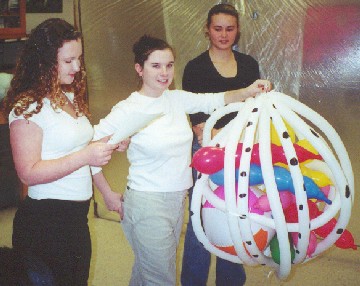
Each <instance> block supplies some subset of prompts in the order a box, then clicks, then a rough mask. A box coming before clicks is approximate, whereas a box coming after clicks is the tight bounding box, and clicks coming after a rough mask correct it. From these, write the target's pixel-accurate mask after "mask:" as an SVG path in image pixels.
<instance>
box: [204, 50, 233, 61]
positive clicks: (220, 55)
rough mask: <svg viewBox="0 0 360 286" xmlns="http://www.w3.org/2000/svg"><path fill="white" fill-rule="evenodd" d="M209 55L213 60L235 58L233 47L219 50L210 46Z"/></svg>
mask: <svg viewBox="0 0 360 286" xmlns="http://www.w3.org/2000/svg"><path fill="white" fill-rule="evenodd" d="M209 55H210V58H211V60H212V61H213V62H228V61H229V60H232V59H233V58H234V54H233V52H232V49H231V48H230V49H227V50H219V49H215V48H213V47H210V49H209Z"/></svg>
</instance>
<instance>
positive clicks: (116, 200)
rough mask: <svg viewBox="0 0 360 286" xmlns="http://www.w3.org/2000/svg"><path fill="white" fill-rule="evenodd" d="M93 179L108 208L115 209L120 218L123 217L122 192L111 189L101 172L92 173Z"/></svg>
mask: <svg viewBox="0 0 360 286" xmlns="http://www.w3.org/2000/svg"><path fill="white" fill-rule="evenodd" d="M93 181H94V184H95V186H96V187H97V188H98V190H99V191H100V193H101V194H102V196H103V198H104V201H105V204H106V207H107V208H108V210H110V211H116V212H117V213H119V215H120V218H121V219H123V217H124V210H123V206H122V202H123V201H124V200H123V196H122V194H120V193H116V192H114V191H112V190H111V187H110V185H109V183H108V181H107V180H106V178H105V176H104V174H103V172H99V173H96V174H95V175H93Z"/></svg>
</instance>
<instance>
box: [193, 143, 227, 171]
mask: <svg viewBox="0 0 360 286" xmlns="http://www.w3.org/2000/svg"><path fill="white" fill-rule="evenodd" d="M224 157H225V152H224V149H223V148H220V147H210V146H207V147H202V148H201V149H199V150H198V151H197V152H196V153H195V154H194V156H193V160H192V164H191V166H192V167H194V168H195V169H196V170H198V171H199V172H200V173H204V174H213V173H216V172H218V171H220V170H221V169H222V168H223V167H224Z"/></svg>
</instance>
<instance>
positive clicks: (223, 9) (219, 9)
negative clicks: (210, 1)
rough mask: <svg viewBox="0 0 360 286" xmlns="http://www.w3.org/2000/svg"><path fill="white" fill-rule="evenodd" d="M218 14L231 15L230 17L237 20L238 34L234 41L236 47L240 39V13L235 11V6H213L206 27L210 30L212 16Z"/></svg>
mask: <svg viewBox="0 0 360 286" xmlns="http://www.w3.org/2000/svg"><path fill="white" fill-rule="evenodd" d="M218 14H225V15H230V16H233V17H235V18H236V24H237V28H238V33H237V35H236V38H235V41H234V45H235V44H236V43H237V42H238V41H239V39H240V20H239V13H238V11H237V10H236V9H235V7H234V6H232V5H230V4H217V5H215V6H213V7H212V8H211V9H210V10H209V12H208V16H207V21H206V27H207V28H208V29H209V28H210V25H211V18H212V16H214V15H218Z"/></svg>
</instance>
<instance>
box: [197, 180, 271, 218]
mask: <svg viewBox="0 0 360 286" xmlns="http://www.w3.org/2000/svg"><path fill="white" fill-rule="evenodd" d="M235 192H236V196H237V193H238V191H237V187H236V188H235ZM257 193H258V194H259V193H261V192H260V191H259V192H257ZM214 194H215V195H216V196H217V197H218V198H219V199H221V200H223V201H225V190H224V186H219V187H217V188H216V189H215V190H214ZM257 201H258V195H256V194H255V191H253V190H252V189H251V188H249V191H248V207H249V212H251V213H257V214H259V215H263V214H264V212H263V211H262V210H259V209H256V208H255V207H254V205H255V204H256V203H257ZM203 207H204V208H214V206H213V205H212V204H211V203H210V202H209V201H205V203H204V205H203Z"/></svg>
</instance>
